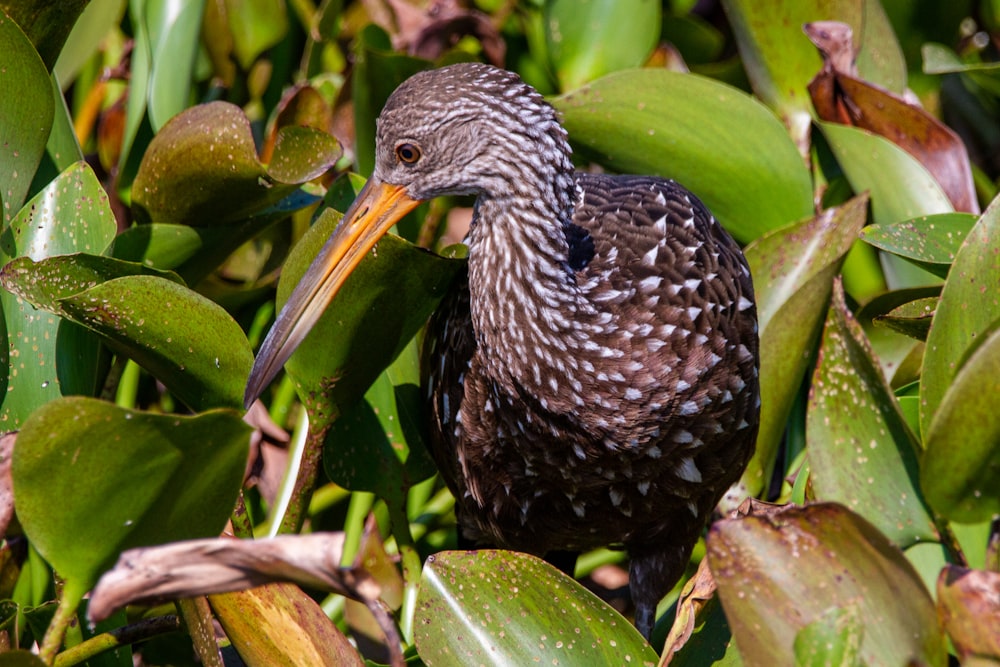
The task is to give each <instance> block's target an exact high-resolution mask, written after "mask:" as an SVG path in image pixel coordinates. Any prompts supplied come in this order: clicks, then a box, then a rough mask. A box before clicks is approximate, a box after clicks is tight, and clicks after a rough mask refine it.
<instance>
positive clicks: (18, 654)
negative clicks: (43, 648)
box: [0, 649, 46, 667]
mask: <svg viewBox="0 0 1000 667" xmlns="http://www.w3.org/2000/svg"><path fill="white" fill-rule="evenodd" d="M0 667H46V665H45V663H44V662H42V660H41V658H39V657H38V656H37V655H35V654H34V653H32V652H31V651H28V650H25V649H21V650H18V651H7V652H6V653H0Z"/></svg>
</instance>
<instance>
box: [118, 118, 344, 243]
mask: <svg viewBox="0 0 1000 667" xmlns="http://www.w3.org/2000/svg"><path fill="white" fill-rule="evenodd" d="M284 132H288V133H290V134H289V138H288V139H287V145H286V146H285V147H284V148H283V149H281V153H280V157H279V158H278V159H277V162H276V167H275V172H274V173H271V171H269V170H268V168H267V167H266V166H264V165H263V164H261V163H260V161H259V160H258V158H257V150H256V147H255V145H254V139H253V134H252V132H251V130H250V122H249V121H248V120H247V117H246V114H244V113H243V110H242V109H240V108H239V107H237V106H235V105H233V104H229V103H227V102H210V103H208V104H202V105H199V106H196V107H192V108H190V109H187V110H186V111H184V112H183V113H181V114H179V115H177V116H175V117H174V118H172V119H171V120H170V121H169V122H168V123H167V124H166V125H165V126H164V127H163V129H162V130H160V132H159V133H157V135H156V137H155V138H154V139H153V140H152V141H151V142H150V144H149V148H148V149H147V150H146V153H145V156H144V157H143V160H142V164H141V165H140V167H139V172H138V173H137V174H136V177H135V182H134V183H133V186H132V204H133V208H134V210H135V213H136V216H137V218H138V219H139V220H140V221H142V222H170V223H178V224H186V225H192V226H216V225H224V224H229V223H236V222H240V221H242V220H244V219H246V218H248V217H250V216H251V215H254V214H256V213H260V212H261V211H262V210H264V209H266V208H267V207H269V206H272V205H274V204H276V203H277V202H279V201H281V200H282V199H284V198H285V197H287V196H288V195H290V194H291V193H292V192H293V191H294V190H296V189H297V188H298V186H299V185H301V184H302V183H303V182H305V181H307V180H309V179H311V178H315V177H316V176H318V175H319V174H321V173H323V171H325V170H326V169H327V168H328V167H330V166H331V165H332V164H333V163H334V161H336V159H337V157H338V156H339V155H340V146H339V144H338V143H337V140H336V139H334V138H333V137H332V136H330V135H328V134H325V133H322V132H318V131H315V130H311V129H308V128H285V129H284V130H283V133H284ZM282 143H284V140H283V138H282V137H281V136H280V135H279V139H278V147H280V146H281V144H282ZM278 147H276V149H275V151H276V152H278ZM286 178H289V179H291V180H288V181H286V180H283V179H286Z"/></svg>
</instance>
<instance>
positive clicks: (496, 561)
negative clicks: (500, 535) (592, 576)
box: [413, 551, 657, 666]
mask: <svg viewBox="0 0 1000 667" xmlns="http://www.w3.org/2000/svg"><path fill="white" fill-rule="evenodd" d="M413 626H414V640H415V641H416V644H417V649H418V651H419V653H420V657H421V659H422V660H424V661H425V662H427V663H431V662H433V664H435V665H456V666H462V665H470V664H510V665H531V664H536V663H537V664H544V665H552V664H578V665H585V664H590V665H626V664H633V665H645V664H648V665H655V664H656V662H657V657H656V654H655V653H654V652H653V649H651V648H650V647H649V645H648V644H646V642H645V641H643V639H642V637H641V636H640V635H639V633H638V632H637V631H636V630H635V628H633V627H632V625H631V624H630V623H629V622H628V621H626V620H625V619H624V618H622V616H621V615H619V614H618V612H616V611H615V610H613V609H612V608H611V607H609V606H608V605H606V604H605V603H603V602H602V601H601V600H599V599H598V598H597V597H596V596H594V594H593V593H591V592H589V591H587V590H586V589H585V588H583V586H581V585H580V584H578V583H577V582H576V581H574V580H573V579H571V578H570V577H568V576H566V575H565V574H563V573H561V572H559V571H558V570H556V569H555V568H553V567H552V566H551V565H549V564H547V563H545V562H544V561H542V560H540V559H538V558H535V557H533V556H529V555H527V554H522V553H517V552H514V551H467V552H459V551H445V552H441V553H438V554H435V555H433V556H431V557H430V558H428V560H427V563H426V564H425V566H424V571H423V574H422V575H421V581H420V596H419V598H418V600H417V612H416V616H415V618H414V622H413Z"/></svg>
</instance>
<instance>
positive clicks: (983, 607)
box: [937, 565, 1000, 665]
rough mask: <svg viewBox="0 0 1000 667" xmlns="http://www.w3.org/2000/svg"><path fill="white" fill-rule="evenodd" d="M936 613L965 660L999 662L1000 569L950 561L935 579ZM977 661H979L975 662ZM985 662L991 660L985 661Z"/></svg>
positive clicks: (964, 661) (963, 660)
mask: <svg viewBox="0 0 1000 667" xmlns="http://www.w3.org/2000/svg"><path fill="white" fill-rule="evenodd" d="M937 593H938V596H937V597H938V614H939V615H940V617H941V621H942V624H943V625H944V628H945V630H946V631H947V633H948V636H949V637H950V638H951V641H952V644H953V645H954V646H955V649H956V651H957V653H958V656H959V660H960V661H961V663H962V664H963V665H964V664H973V662H972V659H974V657H978V658H981V659H990V660H992V661H993V664H996V663H1000V633H997V631H996V629H997V628H998V627H1000V572H988V571H986V570H969V569H966V568H963V567H957V566H954V565H949V566H947V567H946V568H945V569H943V570H942V571H941V576H940V577H939V578H938V580H937ZM977 664H978V663H977ZM986 664H990V663H989V662H987V663H986Z"/></svg>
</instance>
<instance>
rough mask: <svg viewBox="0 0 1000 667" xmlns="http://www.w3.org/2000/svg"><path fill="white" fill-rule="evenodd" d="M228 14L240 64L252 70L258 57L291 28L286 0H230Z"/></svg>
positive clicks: (227, 5)
mask: <svg viewBox="0 0 1000 667" xmlns="http://www.w3.org/2000/svg"><path fill="white" fill-rule="evenodd" d="M224 4H225V5H226V18H228V19H229V29H230V33H231V34H232V38H233V51H234V53H235V54H236V59H237V60H238V61H239V64H240V67H242V68H243V69H244V70H247V71H249V70H250V67H251V66H252V65H253V63H254V61H255V60H256V59H257V58H258V57H259V56H260V55H261V54H262V53H263V52H264V51H266V50H267V49H270V48H271V47H273V46H275V45H276V44H278V42H280V41H281V40H282V38H283V37H284V36H285V33H286V32H288V16H287V13H286V9H285V3H284V2H278V1H277V0H227V2H225V3H224Z"/></svg>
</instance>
